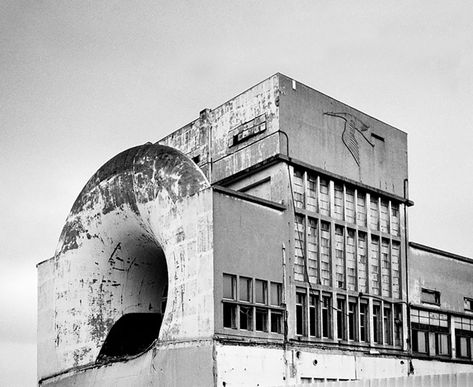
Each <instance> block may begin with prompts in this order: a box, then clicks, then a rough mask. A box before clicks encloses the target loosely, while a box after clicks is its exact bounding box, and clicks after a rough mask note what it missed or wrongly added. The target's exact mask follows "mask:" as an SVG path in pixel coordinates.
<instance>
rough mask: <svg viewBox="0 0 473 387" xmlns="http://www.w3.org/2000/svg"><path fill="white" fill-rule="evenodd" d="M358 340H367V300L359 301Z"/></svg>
mask: <svg viewBox="0 0 473 387" xmlns="http://www.w3.org/2000/svg"><path fill="white" fill-rule="evenodd" d="M360 341H363V342H367V341H368V302H367V301H366V300H361V301H360Z"/></svg>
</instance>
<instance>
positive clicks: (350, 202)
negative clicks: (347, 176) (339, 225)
mask: <svg viewBox="0 0 473 387" xmlns="http://www.w3.org/2000/svg"><path fill="white" fill-rule="evenodd" d="M345 204H346V211H345V219H346V221H347V222H349V223H353V224H354V223H355V191H354V190H353V189H352V188H348V187H347V188H346V190H345Z"/></svg>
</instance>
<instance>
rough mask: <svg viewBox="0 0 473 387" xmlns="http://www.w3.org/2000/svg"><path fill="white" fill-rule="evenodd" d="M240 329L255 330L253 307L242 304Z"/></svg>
mask: <svg viewBox="0 0 473 387" xmlns="http://www.w3.org/2000/svg"><path fill="white" fill-rule="evenodd" d="M240 329H246V330H247V331H252V330H253V308H252V307H249V306H240Z"/></svg>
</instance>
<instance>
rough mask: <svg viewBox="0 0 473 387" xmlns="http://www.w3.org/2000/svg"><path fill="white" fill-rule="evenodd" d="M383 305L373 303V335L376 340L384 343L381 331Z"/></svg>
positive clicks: (378, 342)
mask: <svg viewBox="0 0 473 387" xmlns="http://www.w3.org/2000/svg"><path fill="white" fill-rule="evenodd" d="M381 323H382V320H381V305H376V304H373V336H374V342H375V343H377V344H383V333H382V331H381Z"/></svg>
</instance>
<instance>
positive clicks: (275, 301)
mask: <svg viewBox="0 0 473 387" xmlns="http://www.w3.org/2000/svg"><path fill="white" fill-rule="evenodd" d="M281 304H282V298H281V284H278V283H276V282H271V305H275V306H280V305H281Z"/></svg>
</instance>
